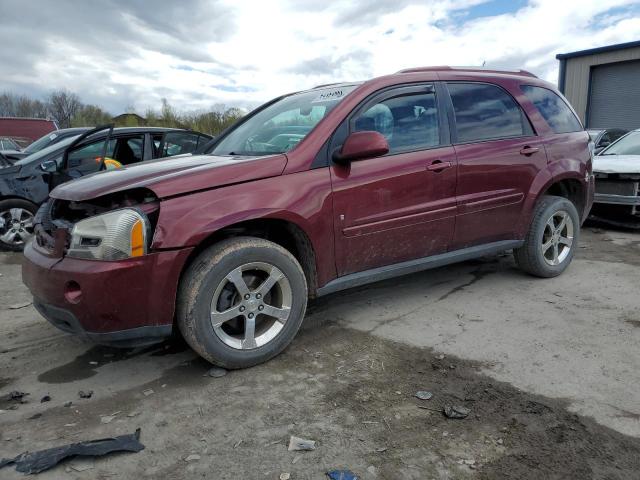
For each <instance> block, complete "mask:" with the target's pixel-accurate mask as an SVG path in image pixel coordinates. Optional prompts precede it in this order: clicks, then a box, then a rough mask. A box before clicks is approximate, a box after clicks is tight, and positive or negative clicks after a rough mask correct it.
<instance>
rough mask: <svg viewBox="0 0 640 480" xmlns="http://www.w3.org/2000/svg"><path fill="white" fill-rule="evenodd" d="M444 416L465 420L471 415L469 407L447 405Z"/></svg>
mask: <svg viewBox="0 0 640 480" xmlns="http://www.w3.org/2000/svg"><path fill="white" fill-rule="evenodd" d="M442 411H443V413H444V416H445V417H447V418H454V419H463V418H467V417H468V416H469V414H470V413H471V410H469V409H468V408H467V407H461V406H458V405H447V406H445V407H444V408H443V409H442Z"/></svg>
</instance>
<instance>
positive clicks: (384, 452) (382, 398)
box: [0, 228, 640, 479]
mask: <svg viewBox="0 0 640 480" xmlns="http://www.w3.org/2000/svg"><path fill="white" fill-rule="evenodd" d="M19 262H20V255H19V254H10V253H3V254H0V273H1V274H2V276H1V277H0V458H2V457H13V456H15V455H17V454H19V453H21V452H23V451H26V450H30V451H35V450H40V449H45V448H49V447H53V446H58V445H63V444H66V443H71V442H77V441H83V440H92V439H97V438H103V437H110V436H114V435H122V434H126V433H132V432H133V431H134V430H135V429H136V428H141V432H142V433H141V441H142V443H143V444H145V446H146V449H145V450H144V451H142V452H140V453H131V454H126V453H125V454H115V455H110V456H107V457H103V458H99V459H87V460H83V461H81V460H79V459H75V460H72V461H70V462H66V463H64V464H63V465H60V466H58V467H56V468H54V469H52V470H50V471H48V472H45V473H42V474H40V475H39V478H44V479H57V478H104V479H107V478H229V479H232V478H234V479H237V478H248V479H254V478H265V479H269V478H273V479H277V478H279V477H280V475H281V474H283V473H289V474H290V478H291V479H298V478H300V479H303V478H304V479H306V478H309V479H315V478H318V479H320V478H326V477H325V472H326V471H328V470H331V469H334V468H349V469H351V470H353V471H354V472H355V473H357V474H358V475H359V476H360V477H361V478H385V479H386V478H389V479H395V478H403V479H404V478H416V479H424V478H442V479H449V478H496V479H498V478H500V479H503V478H514V479H515V478H518V479H522V478H532V479H534V478H535V479H538V478H558V479H561V478H562V479H566V478H580V479H584V478H607V479H613V478H637V477H638V471H640V368H639V367H640V357H639V356H638V354H637V352H638V346H639V345H640V342H639V340H640V298H639V289H638V284H639V283H640V268H639V267H640V234H637V233H631V232H622V231H609V230H600V229H595V228H587V229H585V230H584V231H583V238H582V242H581V248H580V249H579V251H578V256H577V258H576V259H575V260H574V263H573V264H572V265H571V267H570V268H569V270H567V272H565V274H564V275H562V276H560V277H558V278H556V279H551V280H540V279H535V278H532V277H528V276H526V275H524V274H522V273H520V272H519V271H518V270H517V269H516V267H515V265H514V263H513V260H512V258H511V256H508V255H505V256H500V257H490V258H486V259H482V260H481V261H473V262H466V263H464V264H460V265H456V266H450V267H445V268H441V269H438V270H434V271H429V272H423V273H418V274H414V275H410V276H407V277H403V278H401V279H396V280H393V281H387V282H381V283H378V284H374V285H371V286H368V287H365V288H360V289H355V290H351V291H347V292H343V293H340V294H336V295H332V296H329V297H325V298H323V299H321V300H319V301H316V302H314V303H313V304H312V305H311V306H310V308H309V312H308V315H307V319H306V321H305V326H304V327H303V330H302V331H301V332H300V334H299V335H298V337H297V338H296V340H295V341H294V343H293V344H292V346H291V347H290V348H288V349H287V350H286V351H285V352H284V353H283V354H282V355H280V356H279V357H277V358H276V359H274V360H272V361H271V362H269V363H267V364H265V365H261V366H258V367H255V368H252V369H248V370H244V371H235V372H229V373H228V374H227V375H226V376H224V377H222V378H211V377H209V376H205V375H206V373H207V371H208V370H209V365H207V364H206V363H205V362H204V361H202V360H200V359H198V358H196V357H195V355H194V354H193V353H192V352H191V351H190V350H189V349H188V348H187V347H186V346H185V345H184V344H183V343H182V342H180V341H179V340H173V341H171V342H167V343H166V344H162V345H158V346H154V347H150V348H146V349H138V350H113V349H108V348H104V347H96V346H94V345H91V344H89V343H86V342H84V341H82V340H80V339H78V338H75V337H72V336H67V335H65V334H62V333H60V332H58V331H57V330H56V329H54V328H53V327H51V326H49V325H48V324H47V323H46V322H45V321H44V320H43V319H41V318H40V317H39V315H38V314H37V312H36V311H35V310H34V309H33V307H32V306H30V305H27V306H22V305H24V304H25V303H28V302H29V301H30V297H29V294H28V291H27V290H26V288H25V287H24V286H22V284H21V282H20V266H19ZM12 307H20V308H12ZM15 390H18V391H22V392H26V393H29V395H27V396H26V397H24V401H25V402H26V403H19V402H17V401H14V400H10V399H8V398H7V395H8V394H9V393H10V392H11V391H15ZM80 390H83V391H85V392H86V391H89V390H93V395H92V396H91V398H88V399H87V398H80V397H79V395H78V392H79V391H80ZM418 390H427V391H430V392H431V393H432V394H433V398H432V399H431V400H419V399H417V398H415V397H414V394H415V393H416V391H418ZM46 395H48V396H49V397H50V398H51V399H50V401H47V402H44V403H41V399H42V398H43V397H44V396H46ZM68 402H72V404H71V406H67V407H65V406H64V405H65V404H67V403H68ZM450 405H456V406H463V407H465V408H468V409H469V410H470V412H469V415H468V417H467V418H465V419H459V420H452V419H449V418H446V417H445V416H444V415H443V414H442V409H443V407H445V406H450ZM421 407H426V408H421ZM291 435H295V436H298V437H303V438H307V439H312V440H315V441H316V442H317V444H316V449H315V450H314V451H310V452H291V451H288V450H287V446H288V442H289V437H290V436H291ZM187 460H188V461H187ZM0 478H8V479H11V478H23V476H22V475H21V474H19V473H16V472H15V471H14V470H13V468H12V467H6V468H4V469H2V470H0Z"/></svg>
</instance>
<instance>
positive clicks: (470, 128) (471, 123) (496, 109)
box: [447, 83, 531, 143]
mask: <svg viewBox="0 0 640 480" xmlns="http://www.w3.org/2000/svg"><path fill="white" fill-rule="evenodd" d="M447 87H448V88H449V93H450V94H451V101H452V102H453V111H454V113H455V117H456V129H457V132H458V142H461V143H466V142H478V141H484V140H493V139H500V138H510V137H520V136H523V135H529V134H530V133H531V127H530V126H529V124H528V121H527V120H526V119H525V117H524V114H523V113H522V112H521V110H520V107H519V106H518V104H517V103H516V101H515V100H514V99H513V98H512V97H511V95H509V94H508V93H507V92H505V91H504V90H502V89H501V88H500V87H497V86H495V85H488V84H485V83H448V84H447Z"/></svg>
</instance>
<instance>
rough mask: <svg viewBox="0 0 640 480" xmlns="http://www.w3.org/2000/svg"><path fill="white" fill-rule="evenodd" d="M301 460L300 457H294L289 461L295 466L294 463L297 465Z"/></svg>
mask: <svg viewBox="0 0 640 480" xmlns="http://www.w3.org/2000/svg"><path fill="white" fill-rule="evenodd" d="M301 458H302V455H296V456H295V457H293V460H291V465H295V464H296V463H298V462H299V461H300V459H301Z"/></svg>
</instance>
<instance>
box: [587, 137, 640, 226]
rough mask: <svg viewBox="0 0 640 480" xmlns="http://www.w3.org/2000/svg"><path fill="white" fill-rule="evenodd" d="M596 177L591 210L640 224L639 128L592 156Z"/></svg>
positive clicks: (612, 217)
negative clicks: (593, 201)
mask: <svg viewBox="0 0 640 480" xmlns="http://www.w3.org/2000/svg"><path fill="white" fill-rule="evenodd" d="M593 172H594V174H595V177H596V194H595V204H594V208H593V210H592V213H593V214H594V215H595V216H597V217H600V218H602V219H606V220H612V221H615V222H616V223H621V224H622V223H624V224H625V226H627V224H628V223H629V221H633V220H635V221H637V222H639V223H638V224H640V129H638V130H633V131H631V132H629V133H627V134H626V135H625V136H623V137H621V138H619V139H618V140H617V141H615V142H614V143H612V144H611V145H609V146H608V147H607V148H605V149H604V150H602V151H601V152H600V153H599V154H598V155H596V156H595V157H594V159H593Z"/></svg>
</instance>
